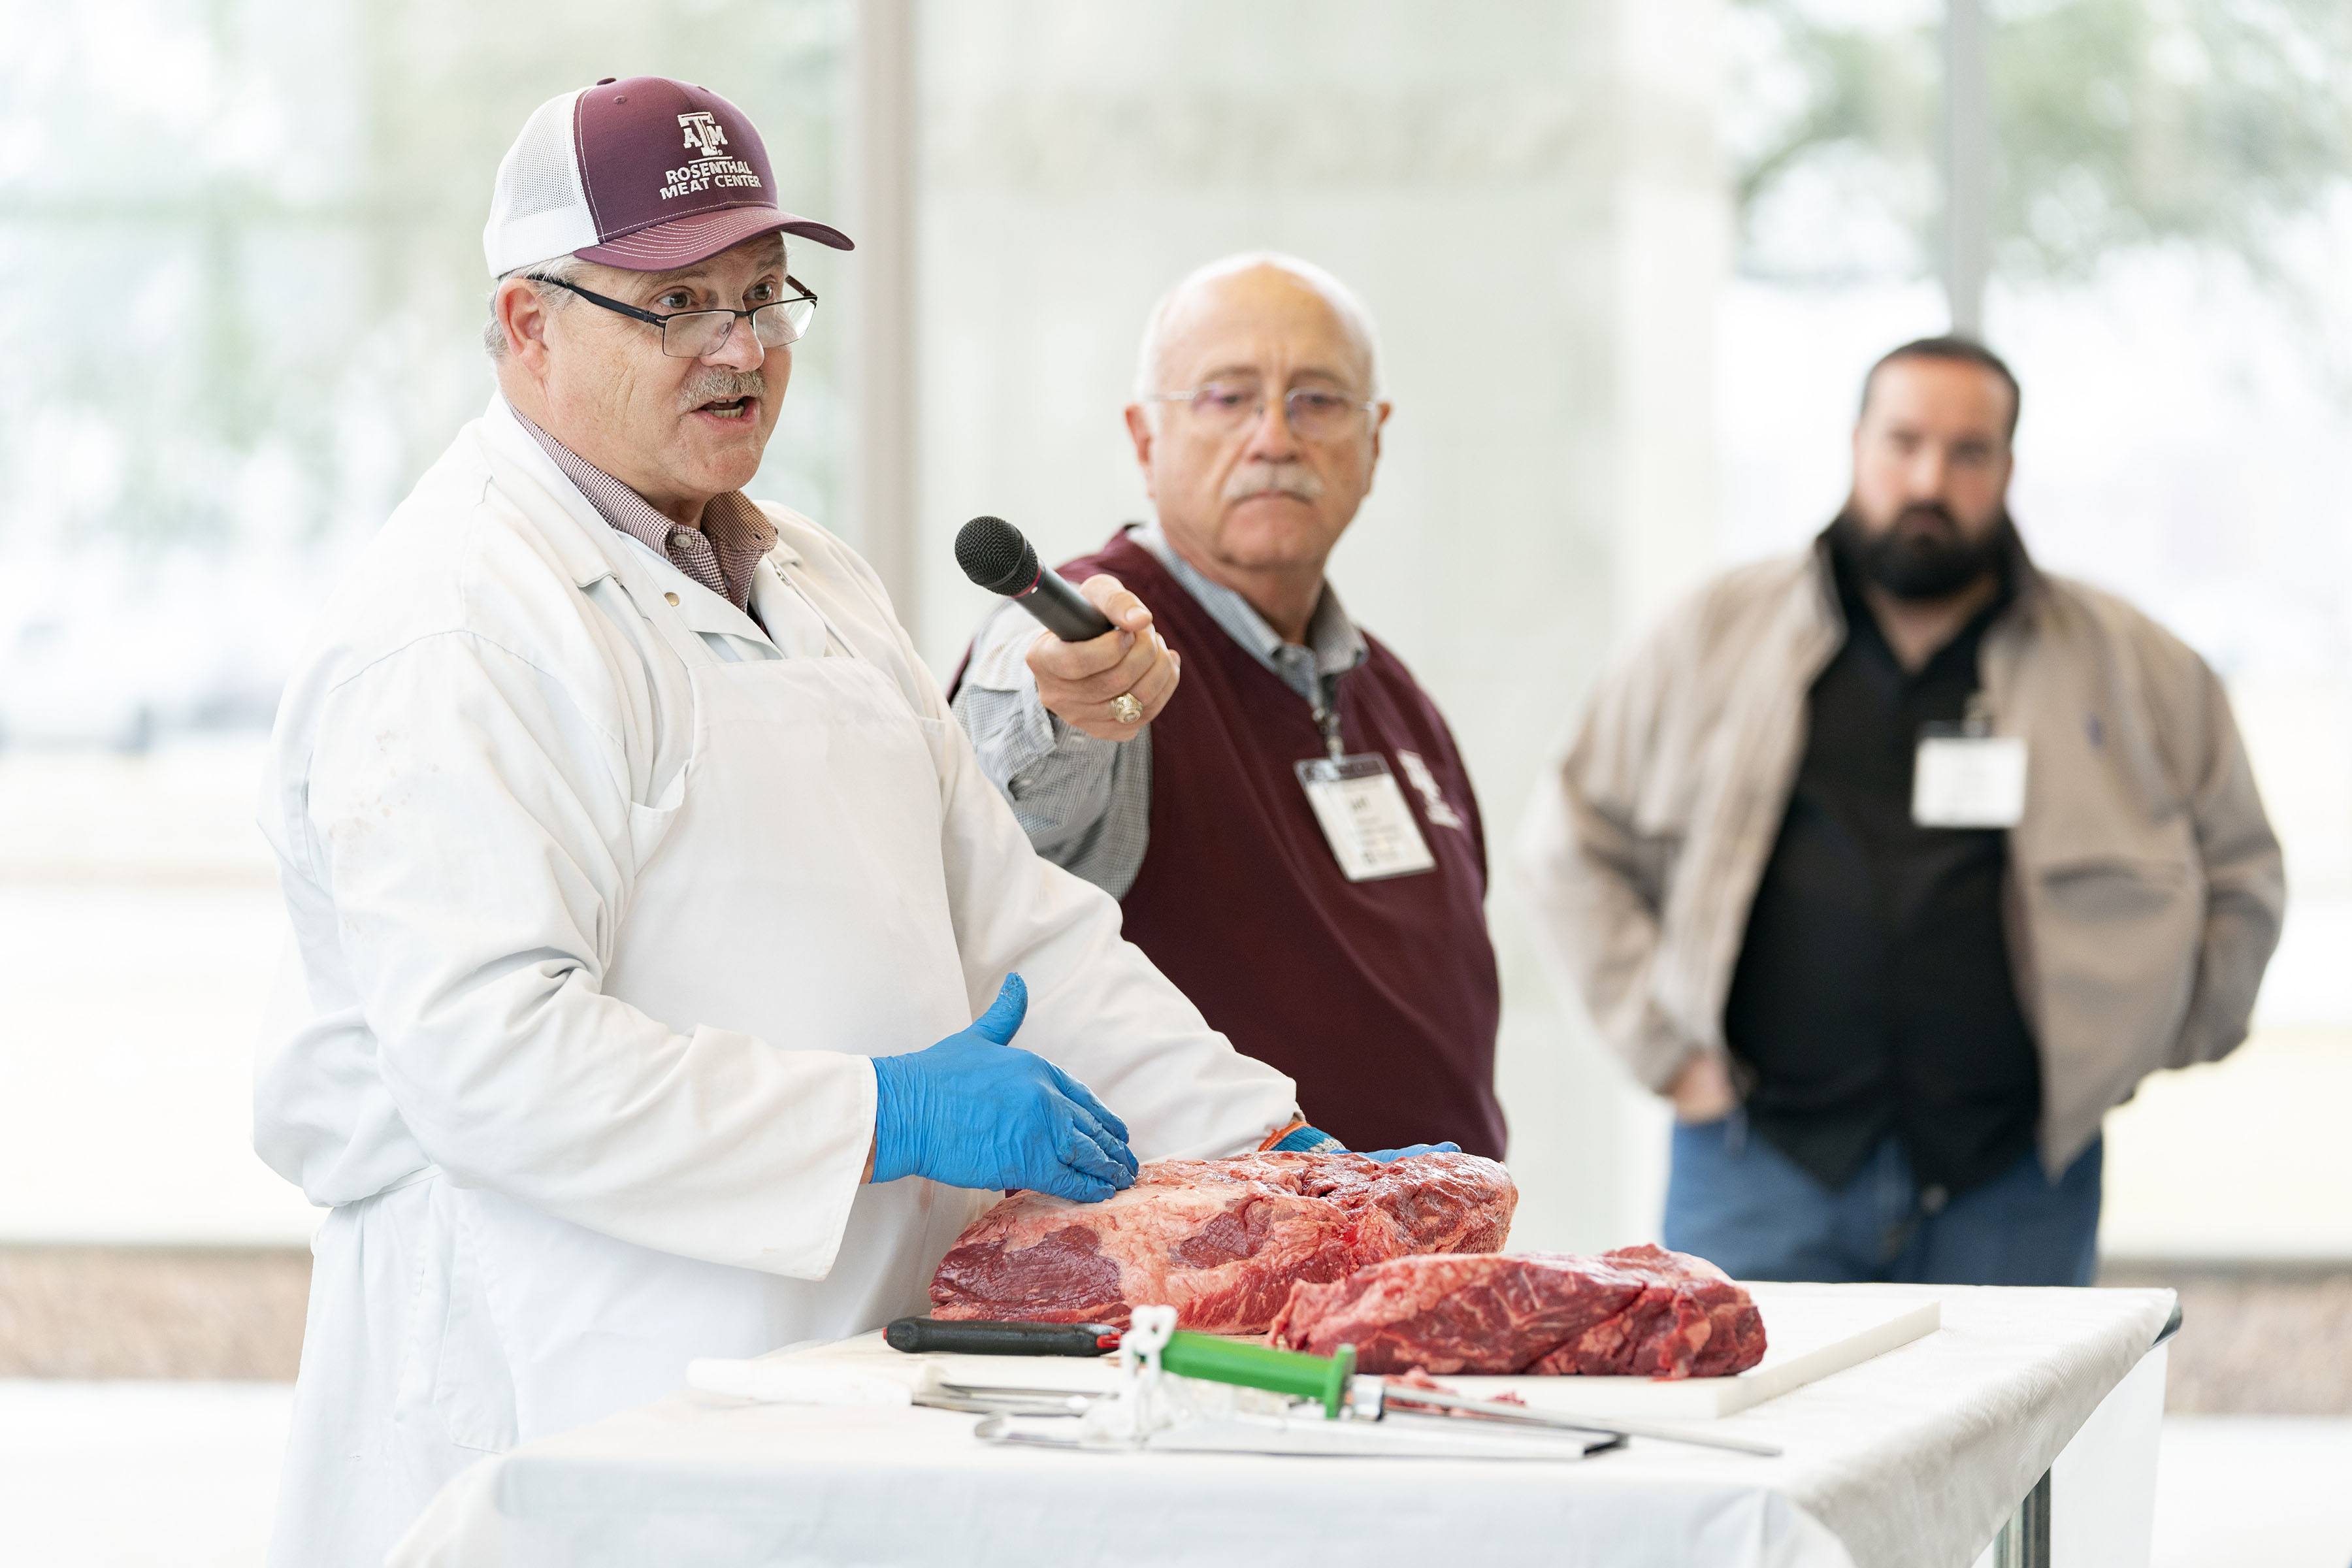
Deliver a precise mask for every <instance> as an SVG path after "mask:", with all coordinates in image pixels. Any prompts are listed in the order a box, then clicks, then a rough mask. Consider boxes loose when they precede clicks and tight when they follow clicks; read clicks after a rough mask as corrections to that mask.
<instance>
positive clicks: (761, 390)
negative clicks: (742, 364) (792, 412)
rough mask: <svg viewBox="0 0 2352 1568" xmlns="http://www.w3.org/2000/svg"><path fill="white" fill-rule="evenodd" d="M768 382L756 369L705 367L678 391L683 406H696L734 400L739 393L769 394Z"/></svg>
mask: <svg viewBox="0 0 2352 1568" xmlns="http://www.w3.org/2000/svg"><path fill="white" fill-rule="evenodd" d="M766 395H768V382H767V378H766V377H765V376H762V375H761V374H760V373H759V372H757V371H752V370H705V371H703V372H701V373H700V374H698V375H696V377H695V378H694V379H693V380H692V381H689V382H688V383H687V384H686V389H685V390H684V391H683V392H681V393H679V394H678V398H679V405H680V406H681V407H684V408H688V409H695V408H699V407H701V406H702V405H704V404H706V403H732V402H734V401H735V400H736V399H737V398H739V397H765V396H766Z"/></svg>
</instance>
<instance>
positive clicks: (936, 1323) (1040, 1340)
mask: <svg viewBox="0 0 2352 1568" xmlns="http://www.w3.org/2000/svg"><path fill="white" fill-rule="evenodd" d="M1119 1334H1120V1331H1118V1330H1117V1329H1114V1328H1112V1327H1111V1326H1110V1325H1109V1324H1108V1323H992V1322H949V1321H942V1320H940V1319H939V1318H900V1319H899V1320H898V1321H897V1322H895V1323H892V1324H891V1325H890V1326H889V1327H888V1328H887V1329H884V1330H883V1331H882V1338H883V1339H884V1340H885V1341H886V1342H888V1344H889V1346H890V1348H891V1349H892V1350H894V1351H905V1352H907V1353H908V1354H909V1355H913V1354H917V1353H919V1352H923V1351H948V1352H952V1353H954V1354H957V1355H1101V1354H1102V1353H1103V1352H1106V1351H1115V1350H1117V1349H1118V1342H1119Z"/></svg>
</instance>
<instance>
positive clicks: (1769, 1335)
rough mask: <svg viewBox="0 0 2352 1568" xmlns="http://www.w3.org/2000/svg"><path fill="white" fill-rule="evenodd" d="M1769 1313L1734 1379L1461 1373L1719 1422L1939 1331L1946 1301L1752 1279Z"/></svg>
mask: <svg viewBox="0 0 2352 1568" xmlns="http://www.w3.org/2000/svg"><path fill="white" fill-rule="evenodd" d="M1747 1289H1748V1294H1749V1295H1750V1296H1752V1297H1754V1298H1755V1300H1756V1309H1757V1310H1758V1311H1759V1312H1761V1313H1762V1314H1763V1317H1764V1359H1763V1360H1762V1361H1760V1362H1758V1363H1756V1364H1755V1365H1754V1366H1751V1367H1749V1368H1748V1370H1747V1371H1746V1372H1743V1373H1738V1375H1736V1376H1732V1377H1686V1378H1682V1379H1680V1380H1678V1381H1675V1382H1666V1381H1664V1380H1662V1379H1658V1378H1651V1377H1460V1376H1444V1377H1441V1378H1440V1379H1439V1380H1438V1381H1440V1382H1442V1383H1444V1384H1445V1385H1446V1386H1447V1387H1449V1388H1454V1389H1458V1390H1459V1391H1461V1392H1462V1393H1464V1394H1478V1395H1482V1396H1484V1397H1486V1398H1489V1399H1491V1398H1493V1397H1495V1396H1496V1394H1506V1393H1508V1394H1517V1395H1518V1397H1520V1398H1521V1399H1524V1400H1526V1401H1527V1402H1528V1405H1532V1406H1534V1407H1536V1408H1538V1409H1542V1410H1557V1411H1560V1412H1562V1413H1565V1414H1569V1415H1614V1416H1622V1417H1624V1418H1626V1419H1628V1420H1654V1421H1712V1420H1714V1419H1716V1418H1717V1416H1721V1415H1731V1414H1732V1413H1733V1412H1735V1411H1739V1410H1747V1409H1749V1408H1751V1407H1753V1406H1755V1405H1761V1404H1762V1403H1764V1401H1766V1400H1768V1399H1778V1398H1779V1397H1780V1395H1781V1394H1786V1393H1788V1392H1789V1391H1790V1389H1792V1388H1801V1387H1803V1386H1804V1385H1805V1384H1809V1383H1812V1382H1814V1381H1816V1380H1818V1379H1821V1378H1824V1377H1827V1376H1829V1375H1830V1374H1831V1373H1837V1372H1843V1371H1844V1370H1845V1369H1846V1368H1848V1367H1850V1366H1858V1365H1860V1364H1861V1363H1864V1362H1866V1361H1868V1360H1869V1359H1870V1358H1871V1357H1873V1356H1875V1355H1884V1354H1885V1353H1886V1352H1888V1351H1891V1350H1894V1349H1895V1347H1896V1346H1898V1345H1907V1344H1909V1343H1910V1342H1912V1341H1913V1340H1916V1339H1920V1338H1923V1337H1924V1336H1926V1335H1928V1334H1932V1333H1934V1332H1935V1331H1937V1329H1938V1328H1939V1327H1941V1326H1942V1324H1943V1321H1944V1313H1943V1304H1942V1303H1941V1302H1938V1301H1921V1300H1916V1299H1914V1298H1909V1297H1907V1296H1906V1297H1905V1298H1900V1299H1895V1300H1889V1299H1888V1298H1887V1297H1885V1296H1884V1295H1881V1294H1880V1293H1879V1292H1878V1291H1877V1290H1875V1289H1873V1288H1872V1287H1870V1286H1867V1285H1776V1284H1769V1283H1754V1284H1749V1285H1748V1287H1747Z"/></svg>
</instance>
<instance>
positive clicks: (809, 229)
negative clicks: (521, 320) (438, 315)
mask: <svg viewBox="0 0 2352 1568" xmlns="http://www.w3.org/2000/svg"><path fill="white" fill-rule="evenodd" d="M762 234H793V235H799V236H801V237H803V238H806V239H813V240H815V241H816V242H817V243H818V244H820V245H829V246H831V247H834V248H835V249H836V250H848V249H851V248H853V247H852V246H851V244H850V240H849V237H848V236H847V235H845V234H843V233H842V232H841V231H840V230H839V229H837V228H835V227H834V226H831V225H830V224H823V223H819V222H817V221H816V220H815V219H814V218H806V217H802V216H800V215H798V214H797V213H788V212H786V211H784V210H783V209H782V208H781V207H779V206H778V205H776V195H775V177H774V175H773V174H772V172H771V170H770V169H769V167H768V152H767V149H766V147H765V146H763V145H762V144H761V141H760V133H759V132H757V131H756V130H754V129H752V126H751V119H750V118H749V117H748V116H747V115H745V114H744V112H743V111H742V110H740V109H738V108H736V107H735V106H734V105H733V104H731V103H730V102H728V101H727V100H725V99H723V98H721V97H719V95H718V94H717V93H715V92H712V91H710V90H709V89H708V88H701V87H695V86H692V85H690V84H688V83H687V82H682V81H673V80H671V79H669V78H667V77H660V76H634V77H630V78H627V79H625V80H622V79H614V78H611V77H607V78H606V79H604V80H603V81H600V82H598V83H597V84H596V85H595V86H593V87H589V88H583V89H580V90H579V91H577V92H569V93H565V94H563V95H562V97H560V98H554V99H551V100H548V101H547V102H545V103H543V104H541V105H540V107H539V110H537V112H535V113H533V114H532V115H531V117H530V121H528V122H526V123H525V124H524V126H523V129H522V134H521V135H520V136H519V137H518V138H516V140H515V144H514V145H513V146H512V147H510V148H509V149H508V151H507V155H506V158H505V159H504V161H503V162H501V163H499V178H498V185H497V188H496V190H495V191H494V193H493V194H492V195H491V198H490V221H489V224H488V226H487V227H485V228H484V230H483V232H482V247H483V250H484V253H485V255H486V256H487V258H488V261H489V264H490V272H491V275H492V276H494V277H497V276H502V275H504V274H505V273H507V272H509V271H512V270H513V269H514V268H518V267H525V266H529V265H530V263H532V262H535V261H541V260H544V259H546V258H548V257H551V256H560V255H563V254H565V253H567V252H568V253H570V254H571V255H573V256H577V257H579V258H581V259H582V260H583V261H593V262H598V263H601V264H602V265H604V266H606V267H622V268H628V269H629V270H631V271H634V272H661V271H667V270H668V269H669V268H675V267H690V266H692V265H693V264H694V263H696V262H698V261H702V260H707V259H708V258H710V257H713V256H716V255H718V254H719V252H720V251H722V250H725V249H727V248H728V247H730V246H735V245H740V244H741V243H742V242H743V241H745V240H747V239H750V238H751V237H754V236H756V235H762Z"/></svg>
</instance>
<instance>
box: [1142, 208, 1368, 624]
mask: <svg viewBox="0 0 2352 1568" xmlns="http://www.w3.org/2000/svg"><path fill="white" fill-rule="evenodd" d="M1379 353H1380V351H1379V345H1378V342H1377V341H1376V339H1375V338H1374V336H1373V332H1372V321H1371V317H1370V314H1369V313H1368V312H1367V311H1366V310H1364V307H1363V304H1362V302H1361V301H1360V300H1358V299H1357V298H1356V296H1355V294H1354V293H1353V292H1352V291H1351V290H1349V289H1348V287H1347V286H1346V285H1345V284H1343V283H1341V282H1340V281H1339V279H1336V278H1334V277H1332V276H1331V275H1330V274H1329V273H1328V272H1326V271H1324V270H1323V269H1322V268H1319V267H1316V266H1313V265H1311V264H1309V263H1307V262H1304V261H1300V260H1297V259H1296V258H1292V257H1286V256H1272V255H1264V254H1260V255H1251V256H1235V257H1229V258H1226V259H1224V260H1223V261H1213V262H1211V263H1210V264H1209V265H1208V266H1206V267H1203V268H1201V269H1200V270H1199V271H1197V272H1194V273H1193V274H1192V276H1190V277H1188V278H1186V279H1184V280H1183V281H1182V282H1181V283H1179V284H1177V285H1176V287H1175V288H1173V289H1170V290H1169V291H1168V294H1167V296H1166V297H1165V298H1163V299H1162V300H1160V303H1159V304H1158V305H1157V306H1155V307H1154V308H1153V310H1152V312H1151V319H1150V321H1149V322H1148V323H1147V324H1146V325H1145V327H1144V331H1143V352H1142V353H1141V355H1140V356H1139V360H1140V363H1139V364H1138V366H1137V369H1136V397H1135V402H1134V403H1133V404H1131V405H1129V407H1128V410H1127V426H1128V434H1129V437H1131V438H1132V439H1133V441H1134V443H1135V457H1136V461H1137V463H1138V464H1139V466H1140V467H1141V468H1142V471H1143V483H1144V488H1145V489H1146V490H1147V491H1148V492H1149V493H1150V497H1151V501H1152V506H1153V509H1154V510H1155V511H1156V512H1157V513H1158V515H1159V519H1160V530H1161V531H1162V532H1163V533H1164V534H1165V535H1166V536H1167V539H1168V542H1169V544H1170V545H1171V547H1172V548H1173V549H1174V550H1175V551H1176V552H1177V553H1178V554H1179V555H1181V556H1182V557H1183V558H1184V559H1185V560H1186V561H1188V562H1190V563H1192V565H1193V566H1194V567H1195V568H1197V569H1198V570H1200V571H1202V572H1203V573H1205V574H1207V575H1208V576H1209V577H1210V578H1211V579H1213V581H1216V582H1219V583H1222V584H1224V585H1225V586H1226V587H1229V588H1232V589H1234V591H1235V592H1237V593H1239V594H1241V595H1243V596H1244V598H1247V599H1248V600H1249V601H1250V603H1251V604H1252V605H1255V606H1256V607H1257V610H1258V613H1259V614H1260V615H1262V616H1265V618H1266V620H1267V622H1268V623H1269V624H1270V625H1272V626H1274V627H1275V629H1276V631H1278V632H1281V633H1282V634H1283V636H1284V637H1286V638H1287V639H1289V640H1290V641H1293V642H1296V641H1298V640H1299V638H1300V637H1302V636H1303V635H1304V630H1305V627H1306V625H1307V619H1308V617H1309V616H1310V615H1311V613H1312V612H1313V610H1314V607H1315V605H1316V603H1317V601H1318V598H1319V596H1320V595H1321V593H1322V586H1323V564H1324V562H1325V561H1326V560H1327V559H1328V557H1329V555H1330V553H1331V549H1332V547H1333V546H1334V545H1336V544H1337V543H1339V536H1340V534H1341V533H1343V532H1345V531H1346V530H1347V527H1348V524H1349V522H1351V521H1354V520H1355V516H1356V509H1357V508H1358V507H1359V506H1360V505H1361V504H1362V502H1363V499H1364V496H1365V494H1366V492H1367V491H1369V490H1370V489H1371V488H1372V470H1373V468H1374V467H1375V466H1376V465H1377V464H1378V463H1379V461H1380V456H1381V426H1382V424H1384V423H1385V422H1386V421H1387V419H1388V416H1389V406H1388V405H1387V404H1386V403H1383V402H1381V398H1380V380H1379V377H1380V369H1379Z"/></svg>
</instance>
